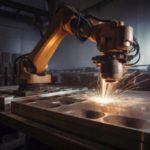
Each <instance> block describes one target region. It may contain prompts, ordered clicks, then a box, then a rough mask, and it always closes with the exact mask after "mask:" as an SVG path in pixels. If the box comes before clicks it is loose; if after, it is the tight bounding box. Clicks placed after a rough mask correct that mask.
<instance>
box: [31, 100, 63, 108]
mask: <svg viewBox="0 0 150 150" xmlns="http://www.w3.org/2000/svg"><path fill="white" fill-rule="evenodd" d="M31 105H32V106H38V107H43V108H55V107H59V106H61V104H60V103H58V102H56V103H54V102H49V101H39V102H37V103H33V104H32V103H31Z"/></svg>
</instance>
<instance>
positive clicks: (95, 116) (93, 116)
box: [83, 110, 105, 119]
mask: <svg viewBox="0 0 150 150" xmlns="http://www.w3.org/2000/svg"><path fill="white" fill-rule="evenodd" d="M83 115H84V117H86V118H88V119H98V118H101V117H103V116H104V115H105V114H104V113H102V112H99V111H94V110H83Z"/></svg>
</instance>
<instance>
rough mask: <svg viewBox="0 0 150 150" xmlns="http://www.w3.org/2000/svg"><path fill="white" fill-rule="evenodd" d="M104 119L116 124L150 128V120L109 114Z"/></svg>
mask: <svg viewBox="0 0 150 150" xmlns="http://www.w3.org/2000/svg"><path fill="white" fill-rule="evenodd" d="M104 121H105V122H107V123H110V124H114V125H120V126H124V127H131V128H136V129H150V121H147V120H143V119H136V118H129V117H123V116H107V117H105V118H104Z"/></svg>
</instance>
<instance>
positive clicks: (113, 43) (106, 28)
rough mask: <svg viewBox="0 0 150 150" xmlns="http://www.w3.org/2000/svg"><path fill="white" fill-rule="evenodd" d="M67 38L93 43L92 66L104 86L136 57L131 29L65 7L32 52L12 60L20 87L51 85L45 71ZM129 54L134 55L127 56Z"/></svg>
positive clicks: (118, 76) (116, 22) (115, 78)
mask: <svg viewBox="0 0 150 150" xmlns="http://www.w3.org/2000/svg"><path fill="white" fill-rule="evenodd" d="M68 34H73V35H75V36H76V37H77V38H78V39H79V40H81V41H85V40H87V39H89V40H90V41H92V42H96V43H97V48H98V50H99V51H100V56H96V57H94V58H93V62H94V63H96V65H97V67H100V70H101V76H102V78H104V79H105V81H106V82H113V81H117V80H120V79H121V78H122V76H123V73H124V70H125V68H126V67H125V66H126V65H127V64H128V62H129V61H131V60H132V59H133V58H134V57H136V56H137V55H139V46H138V44H137V42H136V41H135V40H134V38H133V29H132V27H130V26H125V25H124V23H123V22H119V21H109V20H100V19H99V18H96V17H95V16H90V15H88V16H85V15H82V14H81V13H80V12H78V11H77V10H76V9H74V8H72V7H69V6H66V5H65V6H63V7H60V8H59V9H58V10H57V12H56V14H55V16H54V18H53V20H52V22H51V23H50V25H49V28H48V31H47V33H46V35H45V36H44V38H43V39H42V40H41V41H40V42H39V43H38V44H37V46H36V47H35V48H34V50H33V51H32V52H31V53H29V54H27V55H23V56H21V57H19V58H18V59H17V60H16V63H15V66H17V67H16V72H17V77H18V79H19V83H20V84H21V85H22V84H36V83H50V82H51V76H50V75H48V74H46V73H45V70H46V68H47V66H48V62H49V60H50V59H51V58H52V56H53V54H54V53H55V51H56V49H57V47H58V46H59V44H60V43H61V41H62V40H63V39H64V37H65V36H66V35H68ZM133 51H136V53H135V54H134V55H129V53H130V52H133Z"/></svg>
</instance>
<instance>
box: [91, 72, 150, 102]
mask: <svg viewBox="0 0 150 150" xmlns="http://www.w3.org/2000/svg"><path fill="white" fill-rule="evenodd" d="M142 75H143V73H137V72H133V73H131V74H127V73H126V74H125V75H124V78H123V79H121V80H120V81H119V82H117V83H106V82H105V81H104V79H102V78H101V76H99V79H98V82H97V91H96V93H93V95H90V96H88V99H89V100H92V101H94V102H96V103H100V104H110V103H114V102H118V101H120V100H121V99H124V96H125V94H126V93H127V92H129V91H130V90H134V89H137V88H138V87H139V86H140V85H141V84H142V83H144V82H147V81H149V79H143V80H140V81H137V80H138V78H139V77H141V76H142Z"/></svg>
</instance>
